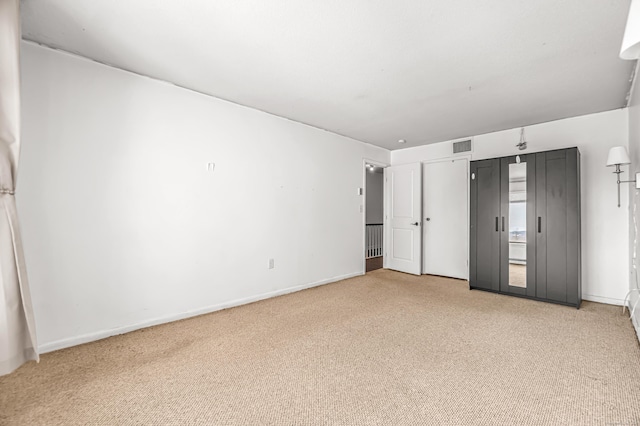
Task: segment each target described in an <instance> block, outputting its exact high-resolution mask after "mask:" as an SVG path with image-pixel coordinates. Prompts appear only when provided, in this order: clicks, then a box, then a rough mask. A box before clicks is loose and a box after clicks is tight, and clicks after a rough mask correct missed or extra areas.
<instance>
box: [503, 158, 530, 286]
mask: <svg viewBox="0 0 640 426" xmlns="http://www.w3.org/2000/svg"><path fill="white" fill-rule="evenodd" d="M535 160H536V158H535V155H526V154H524V155H517V156H514V157H504V158H502V159H501V160H500V210H501V211H500V291H501V292H503V293H508V294H517V295H521V296H529V297H535V296H536V291H535V288H536V252H535V225H536V223H535V188H536V186H535V183H536V179H535V172H536V168H535Z"/></svg>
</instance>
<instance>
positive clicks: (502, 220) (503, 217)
mask: <svg viewBox="0 0 640 426" xmlns="http://www.w3.org/2000/svg"><path fill="white" fill-rule="evenodd" d="M502 232H504V216H502Z"/></svg>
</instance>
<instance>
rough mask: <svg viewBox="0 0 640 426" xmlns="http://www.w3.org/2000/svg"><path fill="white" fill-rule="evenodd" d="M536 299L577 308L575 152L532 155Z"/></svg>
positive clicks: (576, 165)
mask: <svg viewBox="0 0 640 426" xmlns="http://www.w3.org/2000/svg"><path fill="white" fill-rule="evenodd" d="M536 177H537V179H536V219H537V222H538V223H537V224H536V225H537V226H536V227H537V229H536V252H537V255H536V257H537V274H536V280H537V286H536V296H537V297H539V298H542V299H548V300H553V301H556V302H561V303H566V304H571V305H579V302H580V294H579V264H580V202H579V200H580V197H579V176H578V152H577V149H575V148H571V149H567V150H558V151H548V152H544V153H539V154H536Z"/></svg>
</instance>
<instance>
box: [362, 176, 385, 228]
mask: <svg viewBox="0 0 640 426" xmlns="http://www.w3.org/2000/svg"><path fill="white" fill-rule="evenodd" d="M366 181H367V191H366V199H367V208H366V211H365V215H366V220H367V223H368V224H370V223H382V222H383V220H384V174H383V173H381V172H380V173H379V172H376V171H374V172H372V171H369V170H367V171H366Z"/></svg>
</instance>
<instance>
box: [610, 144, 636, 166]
mask: <svg viewBox="0 0 640 426" xmlns="http://www.w3.org/2000/svg"><path fill="white" fill-rule="evenodd" d="M617 164H621V165H623V164H631V160H630V159H629V154H627V148H625V147H624V146H614V147H613V148H611V149H610V150H609V158H607V166H615V165H617Z"/></svg>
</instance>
